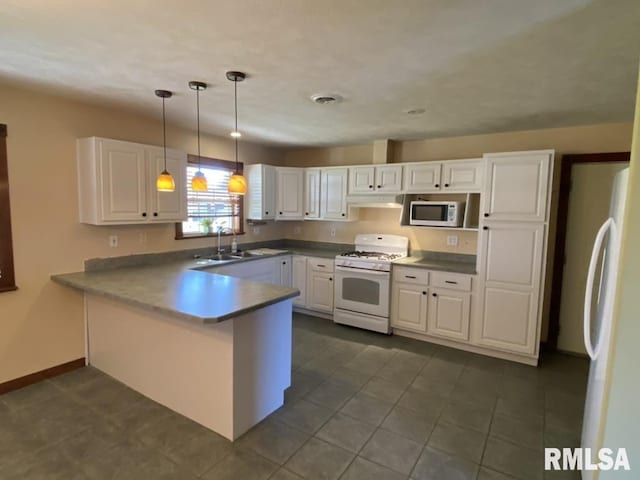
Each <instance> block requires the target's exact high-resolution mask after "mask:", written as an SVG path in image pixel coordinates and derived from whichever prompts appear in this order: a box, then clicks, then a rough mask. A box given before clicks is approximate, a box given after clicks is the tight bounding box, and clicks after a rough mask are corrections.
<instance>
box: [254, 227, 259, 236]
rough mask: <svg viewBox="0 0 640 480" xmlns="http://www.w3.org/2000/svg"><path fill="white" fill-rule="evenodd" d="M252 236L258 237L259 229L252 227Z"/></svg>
mask: <svg viewBox="0 0 640 480" xmlns="http://www.w3.org/2000/svg"><path fill="white" fill-rule="evenodd" d="M253 234H254V235H260V227H253Z"/></svg>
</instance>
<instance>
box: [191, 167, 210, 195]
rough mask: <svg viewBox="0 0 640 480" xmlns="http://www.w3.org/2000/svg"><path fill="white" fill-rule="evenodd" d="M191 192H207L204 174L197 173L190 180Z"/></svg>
mask: <svg viewBox="0 0 640 480" xmlns="http://www.w3.org/2000/svg"><path fill="white" fill-rule="evenodd" d="M191 190H193V191H194V192H206V191H207V177H205V176H204V173H202V172H201V171H197V172H196V174H195V175H194V176H193V177H192V178H191Z"/></svg>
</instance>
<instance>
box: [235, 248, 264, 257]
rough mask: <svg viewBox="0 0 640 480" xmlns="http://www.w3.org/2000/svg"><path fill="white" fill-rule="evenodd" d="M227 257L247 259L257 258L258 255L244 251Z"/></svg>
mask: <svg viewBox="0 0 640 480" xmlns="http://www.w3.org/2000/svg"><path fill="white" fill-rule="evenodd" d="M229 256H230V257H231V258H249V257H259V256H260V255H259V254H256V253H251V252H249V251H247V250H244V251H242V252H236V253H230V254H229Z"/></svg>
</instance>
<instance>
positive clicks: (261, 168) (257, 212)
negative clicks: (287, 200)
mask: <svg viewBox="0 0 640 480" xmlns="http://www.w3.org/2000/svg"><path fill="white" fill-rule="evenodd" d="M244 171H245V175H246V178H247V195H246V199H247V218H248V219H249V220H273V219H274V218H276V168H275V167H272V166H271V165H264V164H254V165H247V166H246V167H245V170H244Z"/></svg>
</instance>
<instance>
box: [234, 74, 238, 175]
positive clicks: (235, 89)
mask: <svg viewBox="0 0 640 480" xmlns="http://www.w3.org/2000/svg"><path fill="white" fill-rule="evenodd" d="M233 98H234V109H235V112H236V128H235V132H236V136H235V137H234V138H235V140H236V174H237V173H238V133H239V132H238V79H237V78H236V79H235V80H234V81H233Z"/></svg>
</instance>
